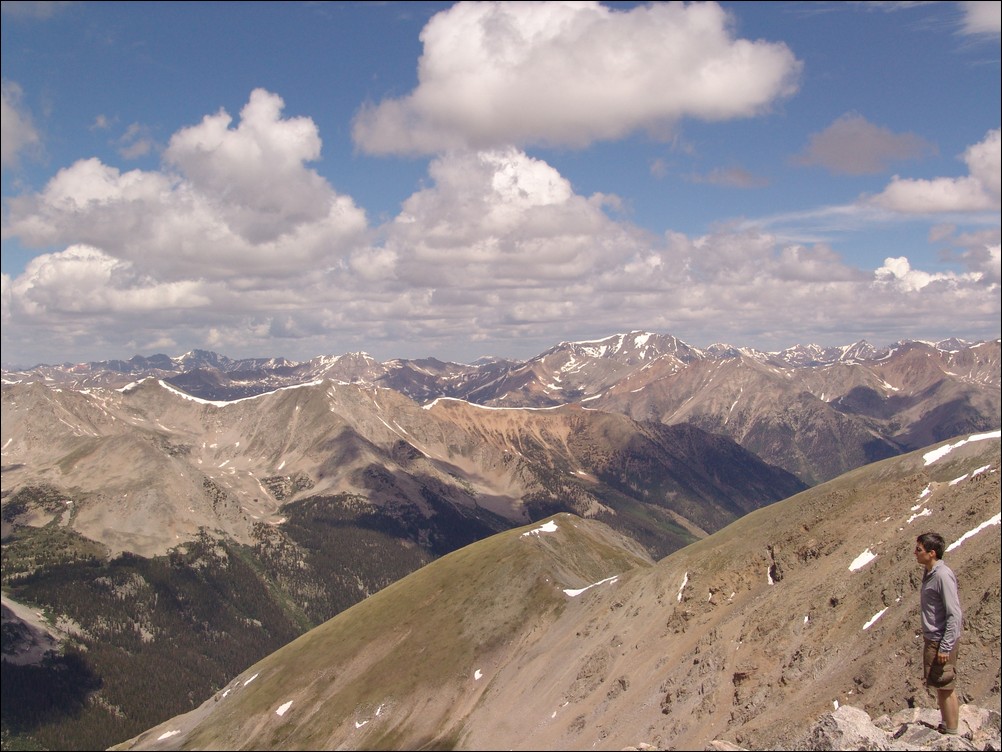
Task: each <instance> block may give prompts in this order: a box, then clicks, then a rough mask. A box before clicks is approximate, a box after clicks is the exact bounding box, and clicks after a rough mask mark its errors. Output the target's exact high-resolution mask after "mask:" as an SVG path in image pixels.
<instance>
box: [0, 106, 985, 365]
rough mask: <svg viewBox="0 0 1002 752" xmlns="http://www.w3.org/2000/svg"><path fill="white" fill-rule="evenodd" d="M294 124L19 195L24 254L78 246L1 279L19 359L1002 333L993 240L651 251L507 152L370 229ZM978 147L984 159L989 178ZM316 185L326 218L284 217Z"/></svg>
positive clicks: (201, 142)
mask: <svg viewBox="0 0 1002 752" xmlns="http://www.w3.org/2000/svg"><path fill="white" fill-rule="evenodd" d="M280 110H281V106H280V100H278V98H277V97H273V96H272V95H267V94H266V93H264V92H259V93H257V94H256V95H255V96H254V97H252V104H251V105H248V107H247V108H245V109H244V112H243V113H242V115H241V121H240V124H239V125H237V126H236V127H234V126H233V125H232V123H231V122H230V121H229V119H228V116H226V115H225V113H219V114H217V115H213V116H210V117H208V118H206V119H205V120H203V121H202V123H200V124H198V125H196V126H193V127H192V128H187V129H184V130H182V131H180V132H179V133H178V134H175V137H174V138H173V139H171V141H170V148H169V151H170V154H171V159H170V161H168V162H167V165H168V167H172V168H174V169H176V172H175V171H169V170H164V171H159V172H157V171H142V170H133V171H128V172H121V171H119V170H118V169H116V168H114V167H110V166H108V165H105V164H103V163H102V162H100V161H99V160H96V159H92V160H84V161H81V162H77V163H76V164H74V165H72V166H71V167H69V168H66V169H65V170H63V171H61V172H60V173H59V174H57V175H56V176H55V177H53V178H52V180H50V181H49V183H48V185H46V186H45V188H44V190H43V191H42V192H41V193H39V194H37V195H28V196H23V197H20V198H18V199H15V200H13V201H12V202H11V203H10V211H9V212H8V215H7V216H6V217H5V222H6V224H5V227H4V235H5V237H16V238H18V240H19V241H20V242H22V243H23V242H25V241H31V242H34V243H38V244H52V245H58V244H60V243H62V244H64V247H65V250H63V251H60V252H56V253H47V254H44V255H42V256H39V257H38V258H36V259H35V260H34V261H32V262H30V263H29V265H28V267H27V268H26V270H25V272H24V273H23V274H21V275H20V276H18V277H16V278H13V279H12V278H11V277H9V276H7V275H4V277H3V297H2V300H3V324H4V326H3V333H4V351H5V356H6V357H10V355H9V353H10V352H12V351H18V350H26V349H27V348H28V343H29V342H30V343H32V347H33V348H37V347H38V343H39V342H42V341H44V342H45V343H46V346H48V347H50V348H51V352H52V353H54V355H53V358H54V359H58V360H63V359H65V358H66V357H72V356H69V355H68V354H69V353H71V352H77V351H79V350H80V349H81V348H85V347H86V348H89V349H90V351H91V352H92V353H93V355H92V357H108V356H109V354H112V355H113V354H115V353H120V354H122V355H126V354H128V353H129V351H130V350H132V351H135V350H136V349H139V348H148V347H149V346H152V345H153V344H154V343H164V342H183V343H185V345H184V346H185V347H192V346H204V347H210V348H211V349H215V350H219V351H221V352H225V353H227V354H230V355H234V356H243V355H265V354H267V355H275V354H281V355H286V356H287V357H297V358H298V357H311V356H313V355H318V354H322V353H335V352H346V351H349V350H352V349H370V348H373V347H380V346H382V347H385V348H387V349H388V350H389V354H388V355H387V357H398V356H399V357H423V356H427V355H438V356H439V357H442V356H443V355H444V356H445V357H456V356H455V355H449V354H446V353H443V350H445V351H448V350H452V349H455V347H456V343H457V342H462V343H482V346H483V347H484V348H485V350H495V349H498V348H501V349H502V350H508V351H511V350H513V349H514V350H517V351H520V352H524V351H525V350H526V348H531V349H530V353H532V354H534V352H539V351H541V350H542V349H543V348H545V347H548V346H550V345H552V344H554V342H553V331H554V326H553V325H554V324H557V325H558V327H559V331H560V332H561V333H562V334H561V338H566V339H573V338H584V337H593V336H598V335H602V334H604V333H611V332H615V331H626V330H629V329H633V328H638V327H643V328H649V329H653V330H665V331H669V332H672V333H677V334H679V336H684V337H686V338H687V339H689V340H690V341H693V343H694V344H702V343H705V342H709V341H721V340H723V341H727V340H731V341H737V342H738V343H739V344H745V343H747V342H748V340H749V339H752V338H754V339H755V340H756V341H757V342H759V343H760V344H761V343H763V342H764V341H767V342H772V343H775V346H777V347H778V346H788V345H789V344H791V343H794V342H800V341H804V340H805V339H813V340H820V341H822V342H827V341H829V340H830V336H831V334H830V333H835V334H836V335H837V336H839V337H841V336H843V332H853V333H854V335H853V336H858V337H868V338H877V339H878V340H879V339H882V338H883V334H884V333H885V332H886V333H887V334H888V336H889V337H891V338H892V339H898V338H901V337H906V336H922V337H929V336H933V337H934V336H937V333H942V335H943V336H948V335H952V334H956V331H957V330H958V328H961V329H962V330H963V331H965V332H967V331H972V330H974V331H978V330H985V331H995V330H997V326H998V320H999V294H998V258H999V253H998V239H997V235H996V236H992V235H991V234H990V233H980V234H975V235H958V234H957V233H956V231H955V229H950V228H946V227H944V228H940V229H939V230H938V231H937V234H936V237H937V238H938V239H939V240H938V241H937V242H945V243H949V244H951V245H952V246H954V247H956V248H958V249H962V251H963V253H965V254H968V255H965V256H964V258H963V260H964V262H965V263H966V264H967V268H968V272H967V273H966V274H944V273H939V272H928V271H925V270H923V269H922V268H920V266H919V265H917V264H916V265H913V264H912V262H910V261H909V260H908V259H905V258H899V259H889V260H887V261H886V262H884V264H883V266H881V267H880V268H879V269H876V270H874V269H861V268H857V267H854V266H852V265H850V264H847V263H846V262H845V261H844V260H843V259H842V258H841V257H840V256H839V255H838V253H836V252H835V251H834V250H833V249H832V248H831V247H830V246H828V245H826V244H823V243H813V244H809V243H803V242H798V243H793V242H789V241H786V240H783V239H781V238H779V237H777V236H775V235H772V234H768V233H765V232H762V231H761V230H755V229H744V230H735V229H721V230H719V231H715V232H713V233H710V234H707V235H703V236H699V237H691V236H687V235H684V234H681V233H675V232H669V233H667V234H665V235H664V236H654V235H651V234H649V233H647V232H645V231H642V230H640V229H638V228H636V227H634V226H632V225H630V224H629V223H626V222H622V221H617V220H615V219H613V218H612V217H610V215H609V213H607V211H606V208H607V207H608V206H610V205H615V201H616V199H615V197H614V196H607V195H603V194H594V195H591V196H584V195H580V194H578V193H576V192H575V191H574V189H573V187H572V185H571V184H570V182H569V181H568V180H567V179H566V178H565V177H564V176H563V175H561V174H560V173H559V172H558V171H557V170H556V169H555V168H554V167H553V166H552V165H550V164H548V163H546V162H545V161H542V160H540V159H537V158H533V157H530V156H528V155H527V154H526V153H525V152H523V151H521V150H519V149H516V148H512V147H508V148H497V149H490V150H483V151H454V152H450V153H448V154H443V155H441V156H439V157H438V158H436V159H434V160H433V161H432V162H431V163H430V165H429V180H428V184H427V186H426V187H424V188H422V189H421V190H419V191H417V192H415V193H414V194H413V195H411V196H410V197H409V198H408V199H407V200H406V201H404V202H403V204H402V207H401V211H400V213H399V215H398V216H397V217H396V218H394V219H393V220H391V221H389V222H387V223H386V224H385V225H383V226H381V227H378V228H372V232H371V233H370V232H367V229H368V228H367V227H366V224H365V218H364V215H363V214H362V212H361V210H359V209H357V208H355V206H354V203H353V202H352V201H351V199H350V198H348V197H345V196H338V195H336V194H335V193H334V191H333V190H332V189H331V188H330V186H329V185H328V184H327V183H326V182H320V183H318V182H317V180H318V179H317V177H316V174H315V173H314V172H312V170H310V169H308V168H307V167H306V166H305V162H307V161H309V160H311V159H315V158H316V156H317V155H318V153H319V152H318V150H319V139H317V138H316V132H315V129H314V128H313V127H312V123H311V122H310V121H308V120H305V119H294V120H291V121H290V120H283V119H282V118H281V117H280V116H279V112H280ZM983 151H984V150H978V149H973V150H971V151H970V159H969V163H970V164H971V165H972V167H971V170H972V173H977V172H979V171H983V170H984V169H986V168H985V167H984V165H985V164H987V162H985V161H984V160H982V159H981V156H982V152H983ZM989 151H990V150H989ZM265 154H270V157H269V158H270V159H272V160H274V162H275V163H276V167H275V168H274V169H273V170H271V171H268V172H267V175H268V176H270V180H268V179H263V178H264V176H265V174H266V173H265V165H266V164H268V162H267V160H266V159H265V156H264V155H265ZM252 188H256V189H258V190H257V192H255V191H254V190H252ZM311 189H315V190H316V191H318V192H319V193H320V194H321V195H322V196H323V198H324V201H323V202H320V203H315V204H314V203H311V202H309V201H307V202H306V206H305V208H303V209H300V207H299V206H298V203H296V202H292V201H288V195H294V194H296V193H297V192H303V193H308V192H309V191H310V190H311ZM283 191H285V192H286V194H288V195H286V194H283ZM339 207H340V213H339ZM255 214H256V217H257V219H255ZM262 218H264V219H262ZM258 222H261V223H260V224H258ZM373 238H378V239H379V240H378V242H376V241H375V240H373ZM991 269H994V270H995V271H994V274H993V275H992V274H988V273H986V270H987V271H990V270H991ZM237 270H239V271H237ZM993 284H994V287H992V285H993ZM961 325H962V326H961ZM165 332H169V337H165ZM43 333H44V336H42V334H43ZM381 343H387V344H382V345H381ZM9 346H11V347H12V348H13V349H12V350H9V349H8V347H9ZM286 347H290V348H291V347H294V348H295V352H289V351H288V350H287V349H286ZM30 351H31V352H39V351H38V350H37V349H32V350H30Z"/></svg>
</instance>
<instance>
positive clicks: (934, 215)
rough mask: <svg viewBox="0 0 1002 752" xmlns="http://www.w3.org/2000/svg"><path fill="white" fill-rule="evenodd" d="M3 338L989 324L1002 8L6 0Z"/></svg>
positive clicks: (130, 345)
mask: <svg viewBox="0 0 1002 752" xmlns="http://www.w3.org/2000/svg"><path fill="white" fill-rule="evenodd" d="M2 22H3V23H2V46H0V55H2V79H3V98H2V107H3V109H2V125H3V138H2V163H3V169H2V201H3V205H2V206H3V209H2V285H3V286H2V327H0V329H2V334H0V337H2V360H3V363H4V364H5V365H8V366H10V365H20V366H31V365H35V364H38V363H63V362H81V361H88V360H105V359H111V358H122V359H125V358H129V357H132V356H133V355H137V354H138V355H152V354H155V353H165V354H168V355H180V354H182V353H184V352H187V351H189V350H192V349H206V350H212V351H215V352H217V353H220V354H222V355H226V356H229V357H232V358H245V357H285V358H289V359H292V360H297V361H302V360H307V359H309V358H312V357H316V356H320V355H340V354H344V353H349V352H359V351H363V352H367V353H369V354H370V355H372V356H373V357H374V358H376V359H377V360H381V361H385V360H389V359H392V358H424V357H434V358H438V359H440V360H449V361H456V362H472V361H474V360H475V359H477V358H479V357H482V356H495V357H506V358H515V359H527V358H531V357H533V356H535V355H537V354H539V353H541V352H543V351H544V350H546V349H548V348H549V347H551V346H553V345H556V344H558V343H560V342H563V341H580V340H594V339H599V338H602V337H605V336H608V335H611V334H616V333H620V332H627V331H633V330H641V331H650V332H657V333H663V334H670V335H673V336H676V337H678V338H679V339H681V340H683V341H685V342H687V343H688V344H690V345H692V346H695V347H706V346H708V345H711V344H714V343H727V344H731V345H735V346H743V347H754V348H757V349H760V350H766V351H775V350H780V349H783V348H786V347H790V346H793V345H795V344H807V343H814V344H820V345H825V346H830V345H843V344H850V343H853V342H857V341H859V340H864V339H865V340H866V341H868V342H870V343H871V344H874V345H876V346H883V345H887V344H892V343H894V342H897V341H900V340H903V339H920V340H926V341H938V340H941V339H945V338H949V337H959V338H962V339H967V340H969V341H979V340H986V339H992V340H994V339H997V338H998V337H999V336H1000V329H1002V326H1000V179H1002V178H1000V174H1002V167H1000V119H1002V118H1000V109H1002V103H1000V89H1002V82H1000V71H999V68H1000V66H999V61H1000V3H999V2H975V3H956V2H936V3H915V2H909V3H887V2H875V3H842V2H840V3H827V2H810V3H801V2H767V3H757V2H740V3H685V4H683V3H648V4H638V3H592V2H575V3H560V2H544V3H535V2H514V3H504V2H500V3H493V2H491V3H488V2H473V3H465V2H461V3H456V4H453V3H425V2H405V3H394V2H380V3H377V2H362V3H350V2H342V3H323V2H306V3H300V2H280V3H273V2H247V3H244V2H225V3H212V2H199V3H179V2H178V3H171V2H166V3H158V2H79V3H78V2H38V3H33V2H3V4H2Z"/></svg>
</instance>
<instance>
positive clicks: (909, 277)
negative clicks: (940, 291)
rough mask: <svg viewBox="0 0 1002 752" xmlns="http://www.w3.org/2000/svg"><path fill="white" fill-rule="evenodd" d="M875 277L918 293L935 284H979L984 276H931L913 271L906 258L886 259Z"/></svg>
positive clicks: (970, 274)
mask: <svg viewBox="0 0 1002 752" xmlns="http://www.w3.org/2000/svg"><path fill="white" fill-rule="evenodd" d="M874 277H875V278H876V279H877V280H878V281H879V282H883V283H887V284H893V285H894V286H896V287H898V288H899V289H901V290H903V291H906V292H917V291H918V290H921V289H922V288H924V287H927V286H928V285H930V284H932V283H933V282H949V283H957V282H975V283H976V282H979V281H980V280H981V278H982V275H981V274H979V273H977V272H971V273H968V274H963V275H958V274H955V273H952V272H940V273H937V274H930V273H929V272H924V271H921V270H918V269H912V268H911V264H910V263H909V261H908V259H907V258H905V257H904V256H900V257H898V258H887V259H884V265H883V266H882V267H880V268H879V269H877V271H876V272H874Z"/></svg>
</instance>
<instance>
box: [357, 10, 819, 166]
mask: <svg viewBox="0 0 1002 752" xmlns="http://www.w3.org/2000/svg"><path fill="white" fill-rule="evenodd" d="M421 41H422V43H423V44H424V53H423V55H422V56H421V59H420V62H419V67H418V79H419V84H418V86H417V88H416V89H415V90H414V91H413V92H411V93H410V94H409V95H407V96H404V97H401V98H399V99H387V100H384V101H383V102H380V103H378V104H373V105H369V106H366V107H364V108H362V110H361V111H360V112H359V113H358V115H357V117H356V120H355V124H354V131H353V135H354V138H355V141H356V143H357V144H358V145H359V146H360V147H361V148H362V149H364V150H365V151H368V152H370V153H381V154H387V153H438V152H442V151H445V150H448V149H453V148H477V149H483V148H494V147H501V146H506V145H512V144H514V145H520V146H526V145H531V144H546V145H569V146H574V147H582V146H585V145H587V144H590V143H593V142H595V141H598V140H604V139H615V138H620V137H622V136H624V135H627V134H629V133H632V132H635V131H637V130H648V131H651V132H655V133H659V134H661V135H665V134H666V133H669V132H670V131H671V128H672V126H673V125H674V124H675V123H676V122H677V121H678V120H680V119H681V118H686V117H689V118H698V119H702V120H711V121H712V120H726V119H731V118H739V117H749V116H753V115H756V114H759V113H761V112H763V111H764V110H766V109H768V107H769V106H770V105H771V104H772V103H774V102H775V101H776V100H777V99H779V98H782V97H785V96H788V95H790V94H792V93H793V92H794V91H795V89H796V85H797V77H798V75H799V71H800V68H801V64H800V62H799V61H798V60H797V59H796V58H795V57H794V55H793V53H792V52H791V51H790V50H789V48H787V47H786V45H784V44H782V43H771V42H766V41H761V40H758V41H749V40H745V39H737V38H735V36H734V35H733V33H732V23H731V19H730V17H729V16H728V14H727V13H726V12H725V11H724V10H723V9H722V8H721V7H720V6H719V5H717V4H716V3H699V4H695V3H694V4H681V3H670V4H669V3H659V4H651V5H645V6H639V7H636V8H632V9H630V10H628V11H622V10H614V9H611V8H609V7H606V6H603V5H600V4H598V3H595V2H582V3H564V2H497V3H493V2H461V3H458V4H456V5H454V6H452V7H451V8H449V9H448V10H445V11H442V12H440V13H438V14H436V15H435V16H434V17H433V18H432V19H431V21H429V22H428V24H427V25H426V26H425V28H424V30H423V31H422V32H421Z"/></svg>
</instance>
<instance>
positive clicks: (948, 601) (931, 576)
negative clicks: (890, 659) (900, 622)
mask: <svg viewBox="0 0 1002 752" xmlns="http://www.w3.org/2000/svg"><path fill="white" fill-rule="evenodd" d="M920 601H921V604H922V633H923V635H924V636H925V639H927V640H935V641H938V642H939V652H940V653H949V652H950V651H951V650H953V646H954V645H956V644H957V640H958V639H960V630H961V629H963V624H964V615H963V612H962V611H961V610H960V596H959V595H958V593H957V576H956V575H955V574H954V573H953V570H952V569H950V568H949V567H948V566H946V564H944V563H943V562H942V561H937V562H936V563H935V564H933V567H932V569H930V570H929V571H928V572H926V573H925V574H924V575H923V576H922V590H921V597H920Z"/></svg>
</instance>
